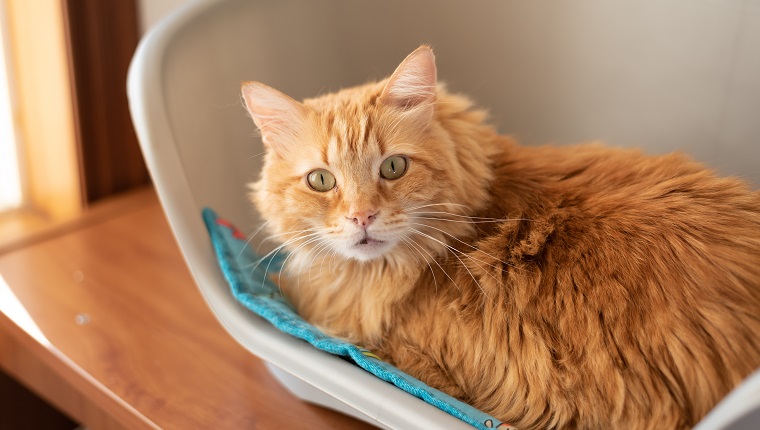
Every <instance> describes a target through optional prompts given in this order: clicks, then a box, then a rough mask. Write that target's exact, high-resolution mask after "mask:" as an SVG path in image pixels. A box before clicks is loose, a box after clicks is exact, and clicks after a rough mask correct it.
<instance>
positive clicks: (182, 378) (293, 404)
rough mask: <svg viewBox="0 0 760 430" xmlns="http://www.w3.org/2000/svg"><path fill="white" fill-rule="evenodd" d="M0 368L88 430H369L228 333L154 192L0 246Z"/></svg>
mask: <svg viewBox="0 0 760 430" xmlns="http://www.w3.org/2000/svg"><path fill="white" fill-rule="evenodd" d="M0 369H2V370H3V371H4V372H6V373H8V374H9V375H11V376H13V377H14V378H16V379H17V380H19V381H21V382H22V383H24V384H25V385H27V386H28V387H30V388H32V389H33V390H34V391H35V392H36V393H37V394H38V395H40V396H41V397H43V398H44V399H46V400H47V401H49V402H50V403H52V404H53V405H55V406H56V407H58V408H59V409H61V410H62V411H64V412H66V413H67V414H68V415H69V416H71V417H72V418H74V419H76V420H77V421H79V422H82V423H83V424H85V425H87V426H88V427H89V428H91V429H93V430H101V429H154V428H166V429H253V428H256V429H300V428H309V429H364V428H373V427H372V426H370V425H368V424H365V423H362V422H359V421H356V420H354V419H352V418H349V417H346V416H344V415H341V414H338V413H335V412H332V411H329V410H326V409H322V408H319V407H316V406H311V405H308V404H306V403H304V402H301V401H299V400H298V399H297V398H296V397H294V396H292V395H291V394H290V393H288V392H287V391H286V390H285V389H284V388H282V387H281V386H280V385H279V384H278V383H277V381H276V380H275V379H274V378H273V377H272V376H271V375H270V374H269V373H268V371H267V370H266V368H265V367H264V363H263V362H262V361H261V360H259V359H258V358H256V357H255V356H253V355H251V354H250V353H249V352H247V351H246V350H244V349H243V348H242V347H241V346H239V345H238V344H237V343H235V342H234V341H233V340H232V338H231V337H230V336H229V335H228V334H227V333H226V332H225V331H224V330H223V329H222V327H221V326H220V325H219V323H218V322H217V321H216V320H215V319H214V317H213V316H212V314H211V312H210V310H209V309H208V307H207V306H206V304H205V302H204V301H203V299H202V298H201V296H200V293H199V292H198V290H197V288H196V286H195V284H194V282H193V280H192V278H191V277H190V274H189V272H188V269H187V267H186V266H185V263H184V261H183V260H182V257H181V255H180V253H179V250H178V248H177V245H176V243H175V241H174V238H173V237H172V235H171V232H170V231H169V227H168V225H167V222H166V220H165V218H164V215H163V212H162V211H161V208H160V206H159V204H158V202H157V200H156V197H155V195H154V194H153V192H152V190H144V191H141V192H137V193H132V194H131V195H129V196H127V197H123V198H120V199H118V200H116V201H113V202H110V203H107V204H106V205H104V206H103V207H102V208H99V209H97V210H94V211H92V212H91V213H90V214H88V215H85V217H83V218H82V219H81V220H77V221H76V222H73V223H70V224H69V225H67V226H63V227H61V228H59V229H58V230H57V231H54V232H49V233H47V234H45V235H42V236H39V237H36V238H31V239H29V240H28V241H27V242H26V243H23V244H21V245H18V246H16V247H15V248H12V249H10V250H6V251H5V252H4V253H3V254H0Z"/></svg>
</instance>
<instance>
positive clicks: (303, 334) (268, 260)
mask: <svg viewBox="0 0 760 430" xmlns="http://www.w3.org/2000/svg"><path fill="white" fill-rule="evenodd" d="M203 220H204V221H205V223H206V227H207V229H208V231H209V235H210V236H211V242H212V243H213V245H214V250H215V251H216V257H217V260H218V262H219V267H220V268H221V269H222V272H223V273H224V277H225V278H226V279H227V282H228V283H229V285H230V288H231V290H232V294H233V295H234V296H235V298H237V300H238V301H240V303H242V304H243V305H245V306H246V307H247V308H248V309H250V310H251V311H253V312H255V313H256V314H258V315H260V316H261V317H263V318H264V319H266V320H267V321H269V322H270V323H272V324H273V325H274V326H275V327H277V328H278V329H279V330H281V331H283V332H285V333H288V334H290V335H292V336H295V337H297V338H299V339H303V340H305V341H307V342H309V343H310V344H312V345H313V346H315V347H317V348H319V349H321V350H323V351H326V352H329V353H330V354H335V355H339V356H343V357H350V358H351V359H352V360H353V361H354V362H355V363H356V364H357V365H358V366H359V367H361V368H362V369H364V370H366V371H368V372H370V373H372V374H373V375H375V376H377V377H378V378H380V379H382V380H384V381H387V382H390V383H392V384H394V385H395V386H397V387H398V388H400V389H402V390H404V391H406V392H407V393H409V394H412V395H413V396H415V397H418V398H420V399H422V400H424V401H426V402H427V403H430V404H431V405H433V406H435V407H437V408H439V409H441V410H443V411H445V412H447V413H449V414H451V415H453V416H455V417H457V418H459V419H461V420H462V421H464V422H466V423H468V424H471V425H472V426H474V427H476V428H479V429H484V430H485V429H492V428H498V429H514V427H511V426H509V425H508V424H505V423H501V422H500V421H499V420H497V419H495V418H493V417H491V416H489V415H486V414H485V413H483V412H481V411H479V410H477V409H475V408H473V407H472V406H470V405H467V404H465V403H462V402H460V401H459V400H456V399H454V398H453V397H451V396H448V395H446V394H444V393H442V392H441V391H438V390H436V389H434V388H431V387H428V386H427V385H425V384H424V383H422V382H421V381H419V380H417V379H415V378H413V377H411V376H409V375H407V374H406V373H404V372H402V371H400V370H398V369H397V368H395V367H394V366H391V365H390V364H388V363H384V362H383V361H381V360H379V359H378V358H377V357H376V356H375V355H374V354H372V353H371V352H369V351H367V350H365V349H362V348H360V347H358V346H356V345H353V344H350V343H348V342H345V341H342V340H340V339H336V338H333V337H330V336H327V335H326V334H324V333H322V332H321V331H319V330H318V329H317V328H316V327H314V326H312V325H311V324H309V323H308V322H306V321H305V320H304V319H303V318H301V317H300V316H298V314H297V313H296V311H295V309H294V308H293V306H292V305H291V304H290V303H289V302H288V301H287V299H285V297H283V295H282V294H281V293H280V289H279V288H278V287H277V285H276V284H275V283H274V282H272V281H271V280H270V279H269V277H268V276H267V274H268V273H276V272H278V271H279V269H280V265H281V263H282V261H283V260H284V258H285V255H283V254H281V253H275V254H274V255H272V256H268V257H265V258H263V259H262V258H261V257H259V256H257V255H256V254H255V253H254V252H253V250H251V248H250V247H248V245H247V243H246V236H245V235H244V234H242V233H241V232H240V231H239V230H237V228H235V226H233V225H232V224H231V223H230V222H229V221H226V220H224V219H222V218H220V217H219V216H218V215H217V214H216V213H215V212H214V211H212V210H211V209H208V208H206V209H204V210H203Z"/></svg>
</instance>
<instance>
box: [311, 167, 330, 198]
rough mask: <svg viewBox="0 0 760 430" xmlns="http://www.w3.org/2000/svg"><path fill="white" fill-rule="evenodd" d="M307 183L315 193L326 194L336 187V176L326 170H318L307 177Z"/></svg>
mask: <svg viewBox="0 0 760 430" xmlns="http://www.w3.org/2000/svg"><path fill="white" fill-rule="evenodd" d="M306 182H308V183H309V186H310V187H311V188H312V189H313V190H314V191H319V192H321V193H324V192H325V191H330V190H332V189H333V188H334V187H335V176H333V174H332V173H330V172H328V171H327V170H325V169H317V170H314V171H312V172H310V173H309V174H308V175H307V176H306Z"/></svg>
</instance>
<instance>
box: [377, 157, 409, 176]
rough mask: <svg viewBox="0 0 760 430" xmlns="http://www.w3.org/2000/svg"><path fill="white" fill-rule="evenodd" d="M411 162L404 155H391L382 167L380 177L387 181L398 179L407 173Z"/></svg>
mask: <svg viewBox="0 0 760 430" xmlns="http://www.w3.org/2000/svg"><path fill="white" fill-rule="evenodd" d="M408 164H409V161H408V160H407V158H406V157H404V156H403V155H391V156H390V157H388V158H386V159H385V161H383V164H381V165H380V176H382V177H383V178H385V179H398V178H400V177H402V176H404V173H406V167H407V165H408Z"/></svg>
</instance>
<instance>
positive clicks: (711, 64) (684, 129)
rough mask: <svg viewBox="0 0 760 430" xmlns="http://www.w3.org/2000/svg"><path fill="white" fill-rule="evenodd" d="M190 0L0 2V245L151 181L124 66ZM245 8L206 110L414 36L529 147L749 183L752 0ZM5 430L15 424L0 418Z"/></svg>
mask: <svg viewBox="0 0 760 430" xmlns="http://www.w3.org/2000/svg"><path fill="white" fill-rule="evenodd" d="M191 1H197V0H110V1H109V0H0V253H2V252H3V251H4V250H7V249H9V248H8V247H9V246H11V245H9V244H12V243H14V241H18V240H19V238H22V237H24V236H25V235H29V234H31V233H33V232H36V231H40V230H42V229H45V228H49V227H50V226H51V225H55V224H60V223H61V222H65V221H67V220H71V219H74V218H76V217H77V216H79V215H80V214H81V213H82V212H84V211H86V210H87V208H88V207H90V206H91V205H93V204H95V203H97V202H99V201H101V200H104V199H107V198H109V197H111V196H113V195H116V194H120V193H124V192H128V191H129V190H132V189H135V188H143V187H145V186H147V185H149V183H150V178H149V175H148V173H147V170H146V168H145V165H144V161H143V158H142V155H141V153H140V150H139V147H138V145H137V140H136V137H135V133H134V131H133V128H132V124H131V120H130V117H129V111H128V106H127V98H126V90H125V86H126V76H127V70H128V67H129V62H130V60H131V58H132V55H133V53H134V51H135V49H136V47H137V44H138V42H139V39H140V37H141V36H142V35H143V34H145V33H146V32H147V31H149V30H150V28H152V27H153V26H155V25H159V22H160V21H161V19H162V18H164V17H165V16H167V15H168V14H170V13H172V12H174V11H176V10H177V9H180V8H182V7H185V6H186V5H187V4H188V3H189V2H191ZM200 1H204V0H200ZM206 1H210V2H213V1H214V0H206ZM239 3H241V4H242V3H243V2H239ZM245 7H247V8H254V9H256V10H257V11H256V13H255V14H254V16H255V18H254V19H249V18H245V17H243V16H241V17H240V18H238V19H237V21H235V22H232V21H231V22H230V26H231V27H235V28H236V29H237V28H240V29H241V30H240V34H241V35H242V36H241V37H246V39H245V43H242V44H241V45H243V46H245V50H244V51H243V52H238V53H236V55H238V56H241V57H250V58H255V59H257V61H258V63H259V64H258V65H257V66H256V68H255V70H254V69H251V73H250V75H247V76H240V77H235V79H233V80H232V81H234V82H233V85H231V86H230V88H229V91H226V92H224V93H221V94H218V96H217V98H216V99H215V100H214V104H213V106H211V105H210V106H209V107H208V108H209V109H208V111H207V112H206V113H204V114H203V115H208V116H211V117H218V118H219V119H220V120H222V121H225V120H226V119H225V118H234V121H235V123H236V124H240V125H239V127H246V128H250V135H253V128H252V125H251V124H250V121H249V120H248V119H247V118H246V115H245V112H244V110H243V108H242V106H240V103H239V96H238V90H237V88H236V85H237V82H239V81H240V80H261V81H264V82H266V83H268V84H270V85H273V86H275V87H277V88H279V89H281V90H283V91H284V92H287V93H289V94H291V95H292V96H294V97H296V98H304V97H311V96H314V95H317V94H319V93H324V92H328V91H332V90H337V89H338V88H340V87H345V86H351V85H355V84H360V83H362V82H366V81H368V80H372V79H378V78H382V77H384V76H387V75H388V74H389V73H391V72H392V71H393V69H394V68H395V67H396V66H397V65H398V63H399V62H400V61H401V60H402V59H403V58H404V57H405V56H406V55H407V54H408V53H409V52H411V51H412V50H413V49H415V48H416V47H417V46H418V45H420V44H422V43H428V44H431V45H432V46H433V48H434V50H435V51H436V55H437V61H438V68H439V78H440V80H442V81H445V82H447V83H448V85H449V88H450V89H451V90H454V91H457V92H462V93H464V94H467V95H469V96H470V97H472V98H473V99H474V100H475V101H476V102H477V104H478V105H480V106H482V107H484V108H486V109H488V110H489V111H490V112H491V116H492V122H493V124H494V125H495V126H497V127H498V129H499V130H500V131H501V132H502V133H505V134H512V135H515V136H516V137H517V138H519V139H520V140H521V141H522V142H523V143H525V144H531V145H535V144H544V143H557V144H568V143H574V142H580V141H588V140H603V141H605V142H607V143H608V144H610V145H615V146H626V147H640V148H643V149H645V150H646V151H647V152H650V153H665V152H671V151H675V150H679V151H683V152H686V153H688V154H689V155H691V156H692V157H694V158H696V159H698V160H700V161H702V162H704V163H706V164H708V165H710V166H712V167H714V168H716V169H717V170H718V171H719V172H721V173H722V174H730V175H738V176H741V177H743V178H745V179H747V180H748V181H750V182H751V183H752V184H753V187H755V188H758V187H759V186H760V0H575V1H572V2H559V1H550V0H532V1H529V2H527V1H518V0H477V1H467V2H465V1H461V0H460V1H454V0H417V1H402V0H386V1H383V2H377V1H374V2H373V1H369V0H343V1H341V0H320V1H312V0H257V1H254V0H250V1H248V2H247V5H246V6H245ZM234 31H237V30H234ZM234 31H232V33H234ZM193 37H196V38H197V43H208V44H214V43H218V44H224V43H226V42H225V41H224V40H221V39H220V40H215V39H214V35H212V34H209V35H204V34H199V35H194V36H193ZM220 48H223V46H221V45H220ZM223 51H224V49H220V50H219V52H223ZM198 61H199V63H208V62H213V61H215V59H214V58H203V59H198ZM236 126H237V125H236ZM179 134H181V133H179ZM241 144H243V145H245V144H246V143H245V142H243V143H241ZM251 155H252V154H251ZM241 160H243V161H241V162H247V160H248V157H243V158H241ZM0 376H2V375H0ZM19 390H21V388H17V387H15V386H14V385H13V384H12V381H8V380H7V378H5V379H3V378H0V404H5V405H8V404H9V403H8V402H9V401H10V400H9V399H20V398H21V396H19V395H18V394H16V393H18V391H19ZM36 415H38V416H42V415H41V414H36ZM5 426H7V428H16V426H15V425H14V424H12V423H11V424H8V423H3V422H2V421H0V427H3V428H6V427H5ZM38 428H48V427H38Z"/></svg>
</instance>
